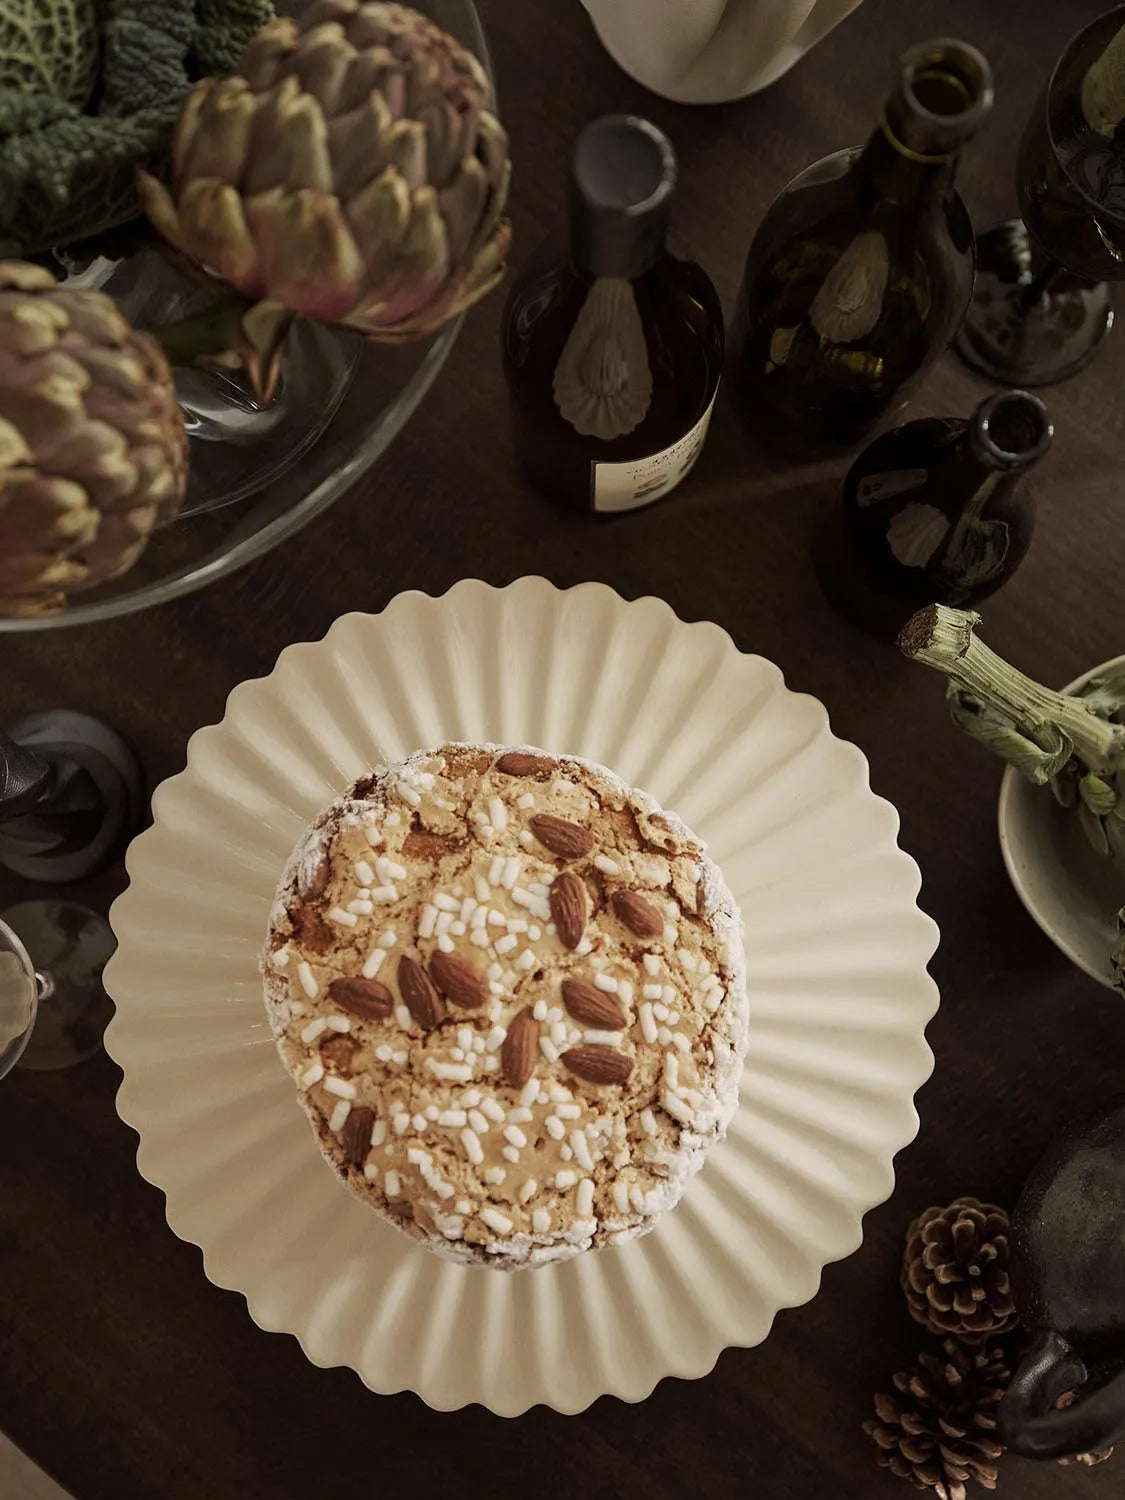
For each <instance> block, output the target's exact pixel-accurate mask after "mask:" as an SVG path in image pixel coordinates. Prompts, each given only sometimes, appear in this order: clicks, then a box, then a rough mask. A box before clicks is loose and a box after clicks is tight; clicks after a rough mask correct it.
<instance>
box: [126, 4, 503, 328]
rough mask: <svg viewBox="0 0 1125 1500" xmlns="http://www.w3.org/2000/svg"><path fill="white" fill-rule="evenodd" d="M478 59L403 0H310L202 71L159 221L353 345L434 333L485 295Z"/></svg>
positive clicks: (497, 187) (248, 285)
mask: <svg viewBox="0 0 1125 1500" xmlns="http://www.w3.org/2000/svg"><path fill="white" fill-rule="evenodd" d="M491 104H492V91H491V87H490V85H489V81H488V77H487V75H486V73H485V71H484V69H483V68H482V67H481V65H480V63H479V62H478V61H477V60H476V58H475V57H473V56H472V54H471V53H469V52H466V51H465V50H464V49H463V48H462V47H461V46H460V45H458V43H457V42H455V41H454V40H453V39H452V38H451V37H449V36H447V35H446V34H445V33H444V32H443V31H441V30H440V29H439V28H438V27H436V26H435V25H434V24H433V23H432V22H430V21H429V20H427V19H426V18H425V17H424V16H421V15H419V14H418V13H417V12H416V11H412V10H409V9H407V8H406V7H405V6H401V5H391V4H364V3H360V0H313V4H311V5H310V6H309V7H308V9H307V10H306V11H305V12H304V14H303V15H302V16H301V18H300V19H299V20H293V19H288V18H287V19H281V20H277V21H273V22H271V23H270V24H269V25H267V26H264V27H263V28H262V30H261V31H259V32H258V34H257V36H256V37H255V38H254V39H253V40H252V41H251V42H250V43H249V45H248V46H247V48H246V50H245V52H244V53H243V55H242V60H241V63H240V66H239V71H238V73H236V74H234V75H233V76H231V77H229V78H224V79H205V80H204V81H203V82H202V83H200V84H198V85H197V86H196V87H195V89H193V90H192V92H191V93H190V94H189V95H188V96H187V98H186V99H185V101H184V104H183V107H182V109H181V111H180V117H179V121H178V124H177V127H176V136H175V146H174V153H173V163H172V173H171V185H170V189H169V188H168V187H165V186H164V184H162V183H161V182H159V181H157V180H156V179H155V178H153V177H151V176H149V175H148V174H142V176H141V179H140V192H141V198H142V202H143V203H144V207H145V210H146V212H147V213H148V215H149V217H150V218H151V220H152V222H153V223H154V224H155V226H156V228H157V229H158V230H159V231H160V232H161V234H163V235H164V236H165V238H166V239H168V240H169V241H170V242H171V243H172V244H173V245H174V246H175V247H176V248H177V249H179V250H180V251H182V252H183V253H185V254H186V255H188V256H190V257H192V258H193V259H194V260H196V261H198V262H201V263H202V264H203V265H205V266H207V267H208V268H210V269H211V270H212V271H214V272H216V273H217V274H218V275H219V276H221V277H222V278H223V279H224V280H225V281H227V282H228V283H229V284H230V285H231V286H233V287H235V288H236V289H237V290H238V291H239V292H241V293H242V294H243V295H244V296H246V297H248V298H252V299H256V300H260V301H263V302H271V303H276V304H280V305H281V307H282V308H284V309H286V310H288V312H290V313H302V314H305V315H307V316H309V317H312V318H316V319H318V320H319V321H320V322H322V323H327V324H333V325H339V326H341V327H343V328H347V329H351V330H353V331H355V332H357V333H360V334H362V335H364V336H365V337H367V338H371V339H376V340H379V341H385V342H400V341H404V340H407V339H413V338H418V337H423V336H426V335H429V334H431V333H433V332H435V331H436V330H437V329H438V328H439V327H440V326H441V325H442V324H443V323H444V322H445V321H446V320H447V319H449V318H451V317H453V316H454V315H455V314H457V313H459V312H461V311H463V309H465V308H466V307H469V306H470V305H471V304H472V303H473V302H475V301H477V299H478V298H480V297H483V296H484V295H485V294H486V293H487V292H488V291H490V290H491V289H492V287H494V286H495V285H496V283H497V282H498V281H499V280H500V278H501V276H502V275H503V272H504V259H505V255H506V252H507V248H508V242H509V235H510V231H509V226H508V224H507V222H506V221H505V220H504V219H503V217H502V215H503V209H504V203H505V200H506V197H507V190H508V178H509V171H510V167H509V161H508V142H507V136H506V135H505V133H504V131H503V129H502V127H501V126H500V124H499V122H498V120H497V119H496V118H495V116H494V115H493V114H492V113H491Z"/></svg>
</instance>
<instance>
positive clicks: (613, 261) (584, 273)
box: [570, 208, 667, 281]
mask: <svg viewBox="0 0 1125 1500" xmlns="http://www.w3.org/2000/svg"><path fill="white" fill-rule="evenodd" d="M666 253H667V247H666V245H665V241H664V236H663V235H662V234H661V235H659V236H653V235H651V234H647V235H644V236H640V237H638V238H636V239H633V238H632V237H630V236H628V235H623V234H619V235H615V236H612V237H605V236H602V235H599V234H597V233H591V226H590V225H589V224H587V223H585V222H583V220H582V215H581V210H580V208H576V209H575V211H573V212H572V214H571V220H570V263H571V266H572V268H573V269H574V271H575V272H577V274H578V275H579V276H580V277H582V279H583V280H584V281H597V280H598V279H599V278H601V277H603V276H614V277H620V278H621V279H622V280H624V281H637V280H639V278H640V277H642V276H644V275H646V274H647V273H648V272H649V271H651V270H652V268H653V267H654V266H655V265H657V264H658V263H659V262H660V261H661V260H663V258H664V256H665V254H666Z"/></svg>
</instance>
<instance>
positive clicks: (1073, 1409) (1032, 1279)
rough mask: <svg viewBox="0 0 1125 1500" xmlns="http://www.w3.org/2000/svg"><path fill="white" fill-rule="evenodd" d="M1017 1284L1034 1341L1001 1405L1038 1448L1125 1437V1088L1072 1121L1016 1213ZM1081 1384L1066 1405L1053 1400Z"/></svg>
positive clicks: (1012, 1436)
mask: <svg viewBox="0 0 1125 1500" xmlns="http://www.w3.org/2000/svg"><path fill="white" fill-rule="evenodd" d="M1011 1255H1012V1289H1013V1293H1014V1296H1015V1301H1016V1307H1017V1308H1018V1310H1019V1314H1020V1319H1021V1321H1022V1323H1023V1324H1024V1326H1025V1328H1026V1329H1027V1330H1028V1332H1029V1333H1030V1335H1031V1340H1032V1342H1031V1347H1030V1348H1029V1350H1028V1352H1027V1354H1026V1355H1025V1357H1024V1359H1023V1361H1022V1362H1021V1364H1020V1366H1019V1368H1018V1369H1017V1371H1016V1373H1015V1375H1014V1377H1013V1379H1012V1383H1011V1385H1010V1386H1009V1388H1008V1391H1007V1393H1006V1394H1005V1396H1004V1400H1003V1403H1002V1404H1001V1407H1000V1435H1001V1439H1002V1441H1003V1442H1004V1443H1005V1444H1006V1445H1007V1446H1008V1447H1009V1448H1011V1449H1013V1450H1014V1451H1015V1452H1016V1453H1022V1454H1025V1455H1026V1456H1027V1457H1029V1458H1060V1457H1063V1456H1065V1455H1067V1454H1072V1453H1082V1452H1088V1451H1091V1450H1094V1449H1099V1448H1110V1447H1112V1446H1113V1445H1114V1444H1115V1443H1118V1442H1121V1441H1122V1440H1123V1439H1125V1097H1121V1098H1118V1099H1116V1100H1114V1102H1113V1103H1112V1104H1110V1105H1109V1106H1108V1107H1105V1108H1103V1109H1102V1110H1101V1111H1100V1112H1099V1113H1098V1114H1097V1115H1094V1116H1093V1117H1091V1118H1087V1119H1084V1120H1081V1121H1078V1122H1076V1123H1074V1124H1072V1125H1071V1126H1070V1127H1068V1129H1067V1130H1065V1131H1064V1132H1063V1134H1062V1135H1061V1136H1060V1137H1059V1139H1058V1140H1057V1141H1056V1142H1055V1143H1054V1144H1053V1145H1052V1146H1051V1147H1050V1149H1049V1150H1048V1151H1047V1153H1046V1155H1045V1156H1044V1157H1043V1159H1042V1160H1041V1161H1040V1162H1039V1164H1038V1166H1037V1167H1036V1168H1035V1170H1034V1171H1033V1172H1032V1174H1031V1176H1030V1177H1029V1178H1028V1180H1027V1183H1026V1184H1025V1186H1024V1190H1023V1192H1022V1194H1021V1195H1020V1201H1019V1203H1018V1205H1017V1206H1016V1211H1015V1213H1014V1215H1013V1216H1012V1235H1011ZM1076 1388H1077V1389H1078V1391H1079V1396H1078V1399H1077V1401H1076V1402H1075V1403H1074V1404H1073V1405H1072V1406H1069V1407H1067V1408H1066V1409H1065V1410H1061V1411H1060V1410H1056V1409H1055V1406H1054V1403H1055V1401H1056V1400H1057V1399H1058V1397H1059V1396H1061V1395H1062V1394H1063V1393H1064V1392H1066V1391H1070V1390H1074V1389H1076Z"/></svg>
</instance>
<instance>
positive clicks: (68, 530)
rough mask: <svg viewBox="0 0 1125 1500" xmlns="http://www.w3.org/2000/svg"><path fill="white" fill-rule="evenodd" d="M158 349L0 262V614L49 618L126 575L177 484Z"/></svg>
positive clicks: (179, 473)
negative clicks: (82, 593) (77, 595)
mask: <svg viewBox="0 0 1125 1500" xmlns="http://www.w3.org/2000/svg"><path fill="white" fill-rule="evenodd" d="M187 448H188V442H187V434H186V432H185V431H184V424H183V419H182V417H181V415H180V409H179V407H178V406H177V404H176V395H175V391H174V389H173V386H172V377H171V373H170V372H169V369H168V365H167V363H166V361H165V359H164V356H163V354H162V353H161V351H160V349H159V347H158V346H157V345H156V343H155V342H154V341H153V340H152V339H151V338H150V337H149V336H148V335H147V334H143V333H137V332H136V331H135V330H134V329H132V328H131V327H130V326H129V324H128V323H127V322H126V321H125V319H124V318H123V317H122V315H121V313H120V312H119V311H118V309H117V307H116V305H115V304H114V303H113V302H112V301H111V300H110V298H108V297H106V296H104V295H103V294H102V293H101V292H92V291H72V290H67V289H66V288H65V287H60V286H58V285H57V284H56V282H55V279H54V277H53V276H51V275H50V273H49V272H48V271H45V270H43V269H42V268H41V267H39V266H33V265H29V264H28V263H26V262H24V261H3V262H0V615H5V614H6V615H40V614H47V613H51V612H53V611H56V610H58V609H61V608H62V607H63V605H64V604H65V603H66V598H67V595H68V594H70V593H72V592H75V591H77V590H79V589H85V588H90V587H92V586H93V585H94V584H98V583H104V582H105V581H106V580H107V579H110V578H115V577H117V575H118V574H120V573H123V572H125V570H126V569H127V568H130V567H131V566H132V565H133V563H134V562H135V561H136V559H137V558H138V557H139V556H140V554H141V553H142V552H143V551H144V548H145V546H146V544H147V542H148V538H149V535H150V533H151V532H152V529H153V527H154V526H156V525H158V524H160V523H161V522H163V521H168V520H170V519H171V518H172V517H173V516H174V515H175V514H176V512H177V511H178V510H179V507H180V505H181V503H182V500H183V496H184V491H185V488H186V484H187Z"/></svg>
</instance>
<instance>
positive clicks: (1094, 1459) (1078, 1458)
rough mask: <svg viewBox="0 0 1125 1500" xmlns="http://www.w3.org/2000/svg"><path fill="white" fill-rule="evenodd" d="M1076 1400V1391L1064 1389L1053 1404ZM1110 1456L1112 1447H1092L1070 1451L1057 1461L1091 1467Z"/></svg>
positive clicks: (1063, 1405)
mask: <svg viewBox="0 0 1125 1500" xmlns="http://www.w3.org/2000/svg"><path fill="white" fill-rule="evenodd" d="M1077 1400H1078V1392H1077V1391H1064V1392H1063V1393H1062V1395H1061V1396H1060V1397H1059V1399H1058V1400H1057V1401H1056V1402H1055V1405H1056V1406H1057V1407H1060V1408H1062V1407H1067V1406H1073V1405H1074V1403H1075V1402H1076V1401H1077ZM1112 1457H1113V1449H1112V1448H1094V1449H1092V1450H1091V1451H1090V1452H1089V1453H1072V1454H1071V1455H1070V1457H1069V1458H1060V1459H1059V1463H1060V1464H1062V1465H1063V1467H1064V1468H1065V1467H1066V1466H1067V1465H1068V1464H1083V1465H1085V1467H1086V1468H1087V1469H1092V1468H1093V1467H1094V1465H1095V1464H1104V1463H1105V1461H1106V1459H1107V1458H1112Z"/></svg>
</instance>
